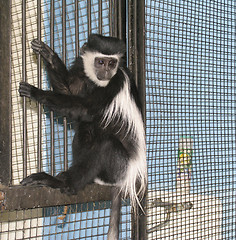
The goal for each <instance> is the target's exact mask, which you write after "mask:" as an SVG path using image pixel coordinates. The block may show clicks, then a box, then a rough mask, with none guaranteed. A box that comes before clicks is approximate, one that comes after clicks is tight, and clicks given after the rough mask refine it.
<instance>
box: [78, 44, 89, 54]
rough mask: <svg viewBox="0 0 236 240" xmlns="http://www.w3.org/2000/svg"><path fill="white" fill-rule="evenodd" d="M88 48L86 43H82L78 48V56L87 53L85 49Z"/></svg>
mask: <svg viewBox="0 0 236 240" xmlns="http://www.w3.org/2000/svg"><path fill="white" fill-rule="evenodd" d="M87 46H88V43H87V42H86V43H84V45H83V46H82V47H81V48H80V54H81V55H83V54H85V52H86V51H87V48H88V47H87Z"/></svg>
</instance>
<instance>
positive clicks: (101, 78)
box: [97, 75, 110, 81]
mask: <svg viewBox="0 0 236 240" xmlns="http://www.w3.org/2000/svg"><path fill="white" fill-rule="evenodd" d="M97 78H98V80H99V81H109V80H110V78H109V77H108V76H104V75H103V76H99V75H97Z"/></svg>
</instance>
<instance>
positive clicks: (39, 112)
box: [37, 0, 42, 172]
mask: <svg viewBox="0 0 236 240" xmlns="http://www.w3.org/2000/svg"><path fill="white" fill-rule="evenodd" d="M37 38H38V40H41V0H37ZM37 71H38V74H37V76H38V88H40V89H41V88H42V74H41V56H40V55H39V56H38V65H37ZM41 110H42V108H41V104H40V103H38V146H37V148H38V149H37V161H38V172H41V171H42V111H41Z"/></svg>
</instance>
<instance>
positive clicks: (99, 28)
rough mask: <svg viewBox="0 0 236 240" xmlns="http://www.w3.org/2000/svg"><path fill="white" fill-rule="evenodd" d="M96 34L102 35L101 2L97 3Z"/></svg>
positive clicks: (100, 0)
mask: <svg viewBox="0 0 236 240" xmlns="http://www.w3.org/2000/svg"><path fill="white" fill-rule="evenodd" d="M98 32H99V34H102V0H99V1H98Z"/></svg>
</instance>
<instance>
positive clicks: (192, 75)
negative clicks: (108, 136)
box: [146, 0, 236, 240]
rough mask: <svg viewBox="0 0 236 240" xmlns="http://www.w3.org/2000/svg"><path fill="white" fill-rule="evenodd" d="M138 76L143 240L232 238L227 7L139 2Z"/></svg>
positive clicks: (231, 7)
mask: <svg viewBox="0 0 236 240" xmlns="http://www.w3.org/2000/svg"><path fill="white" fill-rule="evenodd" d="M146 77H147V80H146V86H147V89H146V101H147V112H146V116H147V148H148V151H147V155H148V164H149V194H148V206H147V208H148V223H147V229H148V230H149V234H148V239H175V240H176V239H235V238H236V226H235V222H236V215H235V213H236V212H235V209H236V208H235V207H236V206H235V202H236V201H235V200H236V194H235V185H236V165H235V158H236V130H235V127H236V125H235V122H236V121H235V120H236V110H235V96H236V92H235V89H236V88H235V87H236V86H235V84H236V78H235V1H230V0H229V1H221V0H217V1H166V0H158V1H153V0H150V1H146ZM188 203H191V204H192V205H190V206H189V207H187V205H186V204H188Z"/></svg>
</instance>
